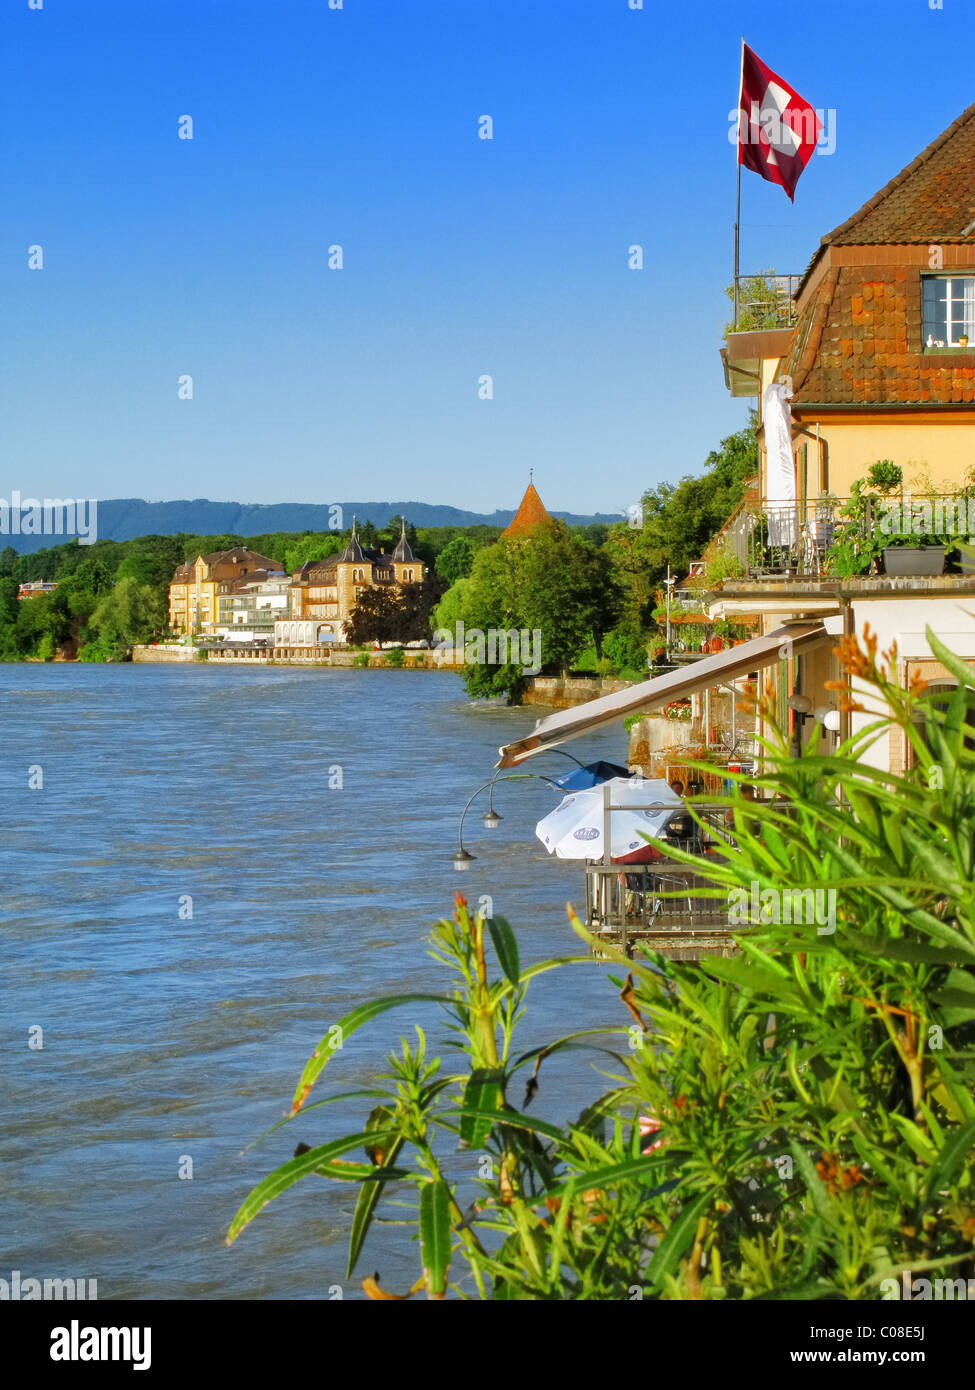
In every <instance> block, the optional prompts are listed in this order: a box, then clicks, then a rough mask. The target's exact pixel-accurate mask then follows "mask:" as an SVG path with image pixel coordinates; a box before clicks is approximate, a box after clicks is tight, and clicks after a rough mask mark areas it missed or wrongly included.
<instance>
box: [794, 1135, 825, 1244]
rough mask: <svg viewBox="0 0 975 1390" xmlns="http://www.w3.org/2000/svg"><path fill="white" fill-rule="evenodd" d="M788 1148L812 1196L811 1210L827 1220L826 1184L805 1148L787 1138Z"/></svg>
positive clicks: (821, 1218) (823, 1219)
mask: <svg viewBox="0 0 975 1390" xmlns="http://www.w3.org/2000/svg"><path fill="white" fill-rule="evenodd" d="M789 1148H790V1149H791V1150H792V1156H793V1158H794V1159H795V1161H796V1167H797V1168H798V1169H799V1172H800V1173H801V1174H802V1180H803V1182H804V1183H805V1184H806V1187H807V1188H808V1189H809V1196H810V1197H811V1198H812V1204H813V1210H814V1211H815V1213H816V1215H817V1216H818V1217H819V1218H820V1220H821V1221H825V1222H827V1223H828V1222H829V1219H830V1209H829V1193H828V1192H827V1189H826V1184H825V1183H824V1182H823V1180H822V1178H821V1177H820V1176H819V1174H818V1173H817V1172H816V1167H815V1164H814V1163H813V1161H812V1159H811V1158H810V1157H809V1155H808V1154H807V1153H806V1151H805V1149H803V1148H800V1147H799V1145H798V1144H797V1143H796V1142H795V1140H794V1139H790V1140H789Z"/></svg>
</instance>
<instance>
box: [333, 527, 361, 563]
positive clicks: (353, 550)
mask: <svg viewBox="0 0 975 1390" xmlns="http://www.w3.org/2000/svg"><path fill="white" fill-rule="evenodd" d="M355 520H356V519H355V516H354V515H353V517H352V536H351V539H350V540H349V543H348V545H347V546H346V547H345V549H344V550H340V551H339V553H338V554H337V555H336V557H335V559H334V560H333V561H332V564H333V565H355V564H360V563H362V562H364V561H365V560H366V558H367V557H366V555H365V554H364V553H363V550H362V546H361V545H360V543H359V537H358V536H357V535H356V529H355Z"/></svg>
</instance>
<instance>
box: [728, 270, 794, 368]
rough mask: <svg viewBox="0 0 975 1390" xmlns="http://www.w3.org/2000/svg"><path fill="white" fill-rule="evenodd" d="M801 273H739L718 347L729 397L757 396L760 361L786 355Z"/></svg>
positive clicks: (789, 347)
mask: <svg viewBox="0 0 975 1390" xmlns="http://www.w3.org/2000/svg"><path fill="white" fill-rule="evenodd" d="M801 278H802V277H801V276H800V275H775V274H773V273H772V272H771V271H762V272H760V273H759V274H757V275H739V276H738V277H737V280H736V284H735V286H733V287H732V293H733V294H734V292H735V290H737V296H736V303H735V310H734V315H733V318H732V321H731V323H729V324H728V325H727V326H726V328H725V345H724V347H723V348H722V349H721V363H722V366H723V368H724V379H725V386H726V387H727V388H728V391H729V392H730V393H731V395H732V396H757V395H758V393H759V389H760V387H761V379H762V363H763V361H769V360H774V359H776V358H782V357H786V356H787V355H788V353H789V351H790V349H791V346H792V330H793V328H794V327H795V322H796V305H795V298H794V296H795V293H796V291H797V290H798V288H799V282H800V280H801Z"/></svg>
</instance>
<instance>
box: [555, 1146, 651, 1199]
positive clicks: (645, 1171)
mask: <svg viewBox="0 0 975 1390" xmlns="http://www.w3.org/2000/svg"><path fill="white" fill-rule="evenodd" d="M660 1172H661V1166H660V1161H659V1160H657V1161H653V1160H651V1159H649V1158H648V1157H646V1155H644V1154H641V1155H640V1156H639V1157H638V1158H627V1159H624V1160H623V1162H622V1163H610V1164H607V1165H606V1166H605V1167H604V1168H593V1169H586V1171H585V1172H584V1173H581V1174H574V1175H573V1176H572V1177H571V1178H567V1179H566V1181H565V1182H562V1183H558V1184H557V1185H556V1186H555V1187H550V1188H549V1189H548V1194H547V1195H548V1196H550V1197H558V1196H559V1195H560V1194H561V1193H562V1192H565V1190H566V1189H567V1188H569V1187H571V1186H572V1184H573V1183H577V1182H578V1181H579V1180H580V1178H584V1179H585V1184H586V1187H587V1188H591V1187H612V1186H614V1185H615V1184H616V1183H618V1182H622V1181H624V1180H626V1179H627V1178H637V1179H640V1180H641V1182H649V1181H650V1180H651V1178H656V1177H659V1176H660ZM672 1186H673V1183H672V1182H665V1183H662V1184H661V1186H660V1187H658V1188H656V1189H655V1191H656V1192H665V1191H666V1190H667V1189H668V1188H669V1187H672ZM652 1195H654V1194H652V1193H648V1194H647V1196H652Z"/></svg>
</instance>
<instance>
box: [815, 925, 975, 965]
mask: <svg viewBox="0 0 975 1390" xmlns="http://www.w3.org/2000/svg"><path fill="white" fill-rule="evenodd" d="M843 934H844V936H845V937H846V939H847V941H849V942H850V943H851V944H852V945H854V946H856V948H857V950H859V951H864V952H866V954H867V955H870V956H890V958H891V959H892V960H906V961H910V962H911V963H912V964H915V965H967V964H969V963H970V962H971V956H969V955H968V953H967V952H965V951H959V950H954V949H952V947H950V946H928V945H927V944H926V943H925V942H923V941H913V940H912V939H911V938H910V937H906V936H867V935H865V933H863V932H858V931H854V930H853V928H852V927H846V928H845V929H844V933H843Z"/></svg>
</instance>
